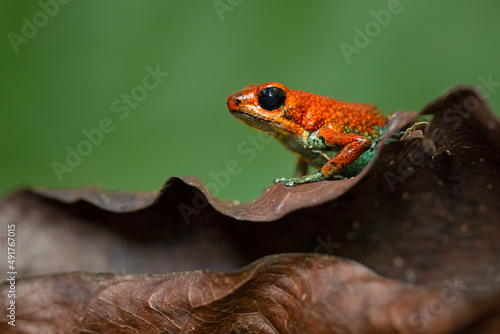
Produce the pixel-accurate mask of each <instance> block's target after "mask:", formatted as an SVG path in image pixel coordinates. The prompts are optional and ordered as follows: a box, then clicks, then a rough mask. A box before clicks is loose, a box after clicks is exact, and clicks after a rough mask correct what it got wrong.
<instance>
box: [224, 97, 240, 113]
mask: <svg viewBox="0 0 500 334" xmlns="http://www.w3.org/2000/svg"><path fill="white" fill-rule="evenodd" d="M240 98H241V95H239V94H231V95H229V96H228V97H227V100H226V103H227V108H228V109H229V111H231V112H232V111H234V110H236V109H238V106H239V105H240V104H241V99H240Z"/></svg>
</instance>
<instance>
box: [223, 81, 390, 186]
mask: <svg viewBox="0 0 500 334" xmlns="http://www.w3.org/2000/svg"><path fill="white" fill-rule="evenodd" d="M227 106H228V108H229V111H230V112H231V113H232V114H233V115H234V116H235V117H237V118H238V119H240V120H241V121H243V122H244V123H246V124H247V125H249V126H250V127H252V128H255V129H257V130H260V131H264V132H267V133H269V134H270V135H272V136H273V137H275V138H276V139H278V140H279V141H280V142H281V143H282V144H283V145H284V146H285V147H286V148H288V149H289V150H291V151H293V152H295V153H297V154H298V155H299V159H298V162H297V173H296V176H297V177H293V178H279V179H276V180H274V182H275V183H276V182H286V185H287V186H293V185H295V184H300V183H309V182H316V181H323V180H332V179H335V178H342V177H351V176H354V175H356V174H358V173H359V172H360V171H361V170H362V169H363V167H364V166H365V165H366V164H367V163H368V162H369V161H370V159H371V158H372V156H373V155H374V151H373V146H375V144H376V142H377V140H378V138H380V137H381V136H382V134H383V132H384V124H385V121H386V116H384V115H383V114H382V113H381V112H380V111H379V110H378V109H377V107H375V106H373V105H371V104H359V103H350V102H343V101H338V100H334V99H331V98H328V97H323V96H319V95H316V94H311V93H307V92H303V91H300V90H294V89H288V88H286V87H285V86H283V85H282V84H280V83H277V82H267V83H264V84H262V85H250V86H247V87H245V88H244V89H242V90H241V91H239V92H236V93H234V94H231V95H229V96H228V98H227ZM308 165H311V166H314V167H316V168H319V170H318V171H317V172H316V173H314V174H310V175H305V174H306V172H307V166H308Z"/></svg>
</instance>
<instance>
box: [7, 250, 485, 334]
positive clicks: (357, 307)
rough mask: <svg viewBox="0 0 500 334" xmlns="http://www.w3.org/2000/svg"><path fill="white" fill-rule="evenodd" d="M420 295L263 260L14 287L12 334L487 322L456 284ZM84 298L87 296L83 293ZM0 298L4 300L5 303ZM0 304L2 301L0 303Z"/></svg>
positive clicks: (422, 327) (335, 270)
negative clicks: (226, 268) (225, 269)
mask: <svg viewBox="0 0 500 334" xmlns="http://www.w3.org/2000/svg"><path fill="white" fill-rule="evenodd" d="M447 284H448V285H447V286H445V287H443V288H441V289H428V288H424V287H416V286H412V285H409V284H403V283H400V282H396V281H392V280H389V279H385V278H382V277H380V276H378V275H376V274H375V273H373V272H372V271H370V270H369V269H367V268H365V267H364V266H362V265H359V264H357V263H355V262H352V261H348V260H341V259H339V258H335V257H332V256H326V255H307V254H304V255H302V254H286V255H277V256H269V257H266V258H263V259H261V260H259V261H257V262H255V263H253V264H252V265H250V266H249V267H247V268H245V269H243V270H241V271H239V272H236V273H233V274H220V273H215V272H213V271H197V272H184V273H175V274H168V275H157V276H124V277H123V276H122V277H117V276H114V275H110V274H108V275H97V274H94V275H92V274H85V273H74V274H58V275H52V276H47V277H38V278H31V279H28V280H25V281H21V282H19V285H18V291H19V292H18V293H19V296H18V307H19V314H18V316H19V318H20V319H22V320H18V323H17V325H16V328H15V330H13V329H12V328H9V327H7V326H8V325H6V324H5V323H3V324H1V325H0V326H1V327H0V329H2V330H5V331H7V330H8V331H9V332H10V333H275V334H277V333H393V332H394V333H397V332H399V333H403V332H422V333H434V332H450V331H452V330H455V329H457V328H460V327H462V326H464V325H468V324H471V323H473V322H474V319H477V318H478V317H485V316H487V315H488V311H489V310H490V309H491V304H492V301H491V300H481V301H474V300H471V299H468V298H467V294H466V291H465V288H464V286H463V285H461V283H460V282H457V281H454V282H447ZM82 292H85V293H82ZM4 299H5V298H4ZM0 301H3V300H2V299H0Z"/></svg>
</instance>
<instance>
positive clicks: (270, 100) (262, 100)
mask: <svg viewBox="0 0 500 334" xmlns="http://www.w3.org/2000/svg"><path fill="white" fill-rule="evenodd" d="M258 98H259V106H260V107H261V108H262V109H266V110H269V111H271V110H275V109H278V108H279V107H281V106H283V105H285V100H286V93H285V91H284V90H283V89H281V88H279V87H274V86H271V87H266V88H264V89H263V90H261V91H260V92H259V94H258Z"/></svg>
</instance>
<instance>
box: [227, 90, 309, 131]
mask: <svg viewBox="0 0 500 334" xmlns="http://www.w3.org/2000/svg"><path fill="white" fill-rule="evenodd" d="M294 92H295V91H293V90H291V89H288V88H286V87H285V86H283V85H282V84H280V83H278V82H266V83H264V84H262V85H250V86H247V87H245V88H243V89H242V90H240V91H239V92H236V93H234V94H231V95H229V96H228V98H227V107H228V108H229V111H230V112H231V113H232V114H233V115H234V116H235V117H236V118H238V119H239V120H241V121H243V122H244V123H246V124H247V125H249V126H251V127H252V128H255V129H257V130H260V131H264V132H268V133H270V134H272V135H277V136H282V135H286V134H294V135H299V134H300V133H301V127H300V125H299V124H300V117H299V115H300V112H298V111H299V110H300V109H301V108H296V104H297V99H296V96H295V94H294Z"/></svg>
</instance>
